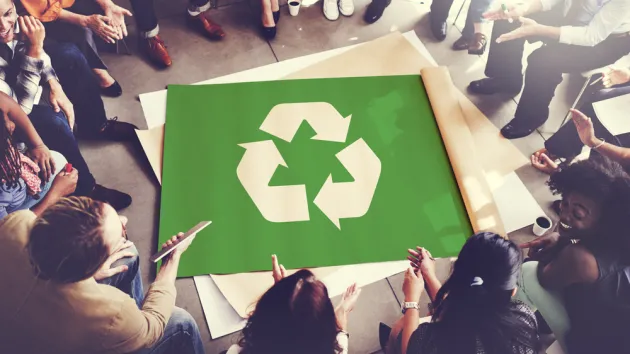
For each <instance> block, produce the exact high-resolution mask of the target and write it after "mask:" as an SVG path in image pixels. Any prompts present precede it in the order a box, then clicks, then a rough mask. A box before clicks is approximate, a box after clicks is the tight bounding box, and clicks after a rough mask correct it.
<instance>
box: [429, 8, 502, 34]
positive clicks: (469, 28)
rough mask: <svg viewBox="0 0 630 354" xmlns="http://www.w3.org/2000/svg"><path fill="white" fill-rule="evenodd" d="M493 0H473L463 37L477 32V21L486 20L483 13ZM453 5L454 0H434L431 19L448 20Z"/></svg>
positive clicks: (437, 20)
mask: <svg viewBox="0 0 630 354" xmlns="http://www.w3.org/2000/svg"><path fill="white" fill-rule="evenodd" d="M491 4H492V0H471V1H470V5H469V7H468V15H467V16H466V25H465V26H464V29H463V30H462V37H464V38H467V39H471V38H472V37H473V35H474V34H475V27H474V24H475V23H481V22H484V19H483V14H484V12H486V11H488V8H489V7H490V5H491ZM451 6H453V0H434V1H433V3H431V19H432V20H434V21H436V22H446V19H447V18H448V13H449V11H450V10H451Z"/></svg>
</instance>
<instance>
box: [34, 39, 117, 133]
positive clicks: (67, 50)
mask: <svg viewBox="0 0 630 354" xmlns="http://www.w3.org/2000/svg"><path fill="white" fill-rule="evenodd" d="M44 49H45V51H46V53H47V54H48V56H50V60H51V61H52V65H53V67H54V68H55V72H56V73H57V76H58V77H59V82H60V83H61V86H62V87H63V90H64V92H65V93H66V95H67V96H68V99H69V100H70V102H72V105H73V106H74V115H75V121H76V124H77V126H78V127H77V132H78V133H79V134H81V135H94V134H96V133H98V132H99V131H100V130H101V129H102V128H103V126H104V125H105V123H106V122H107V114H106V113H105V105H104V104H103V99H102V98H101V89H100V86H99V84H98V82H97V80H96V77H95V76H94V75H93V73H92V69H91V68H90V65H89V64H88V62H87V60H86V58H85V56H84V55H83V53H82V52H81V51H80V50H79V48H78V47H77V46H76V45H74V44H72V43H59V42H57V43H47V44H46V45H45V47H44Z"/></svg>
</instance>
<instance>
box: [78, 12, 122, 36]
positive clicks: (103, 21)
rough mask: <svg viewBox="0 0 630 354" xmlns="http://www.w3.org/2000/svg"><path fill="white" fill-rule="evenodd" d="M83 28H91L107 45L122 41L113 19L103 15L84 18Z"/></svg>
mask: <svg viewBox="0 0 630 354" xmlns="http://www.w3.org/2000/svg"><path fill="white" fill-rule="evenodd" d="M82 25H83V27H89V28H90V29H91V30H92V31H93V32H94V33H96V35H97V36H99V37H101V39H103V40H104V41H105V42H106V43H116V40H118V39H122V36H119V35H118V33H117V32H116V30H115V29H114V27H113V26H112V19H111V18H109V17H105V16H101V15H90V16H85V17H83V18H82Z"/></svg>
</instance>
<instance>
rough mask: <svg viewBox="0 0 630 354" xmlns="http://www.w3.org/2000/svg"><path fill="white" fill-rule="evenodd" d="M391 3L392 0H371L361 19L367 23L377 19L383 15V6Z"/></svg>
mask: <svg viewBox="0 0 630 354" xmlns="http://www.w3.org/2000/svg"><path fill="white" fill-rule="evenodd" d="M391 3H392V0H372V2H371V3H370V4H369V5H368V7H367V9H366V10H365V14H364V15H363V20H365V22H367V23H370V24H372V23H374V22H376V21H378V20H379V19H380V18H381V16H383V12H385V8H386V7H387V6H389V4H391Z"/></svg>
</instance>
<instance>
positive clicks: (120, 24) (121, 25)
mask: <svg viewBox="0 0 630 354" xmlns="http://www.w3.org/2000/svg"><path fill="white" fill-rule="evenodd" d="M103 11H104V12H105V17H107V18H109V19H111V23H110V24H111V26H112V27H113V28H114V30H115V31H116V34H117V35H118V36H119V38H120V39H122V38H124V37H127V34H128V33H127V25H126V24H125V16H132V15H131V12H129V10H127V9H125V8H122V7H120V6H118V5H116V4H114V3H113V2H111V1H110V2H109V3H108V4H107V5H106V6H105V8H104V9H103Z"/></svg>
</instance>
